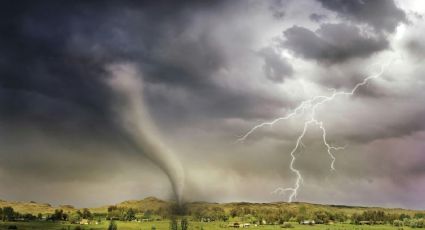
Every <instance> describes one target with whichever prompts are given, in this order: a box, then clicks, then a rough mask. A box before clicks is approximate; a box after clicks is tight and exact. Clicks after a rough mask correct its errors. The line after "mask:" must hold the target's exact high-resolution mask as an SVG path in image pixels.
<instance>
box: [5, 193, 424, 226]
mask: <svg viewBox="0 0 425 230" xmlns="http://www.w3.org/2000/svg"><path fill="white" fill-rule="evenodd" d="M176 207H177V208H178V209H175V208H176ZM180 209H182V210H183V211H182V210H180ZM179 211H182V213H184V214H183V215H184V218H182V217H181V216H180V217H177V221H176V222H175V223H176V224H175V225H174V226H172V225H171V224H170V223H171V220H170V219H171V218H173V216H176V213H178V212H179ZM177 216H179V214H177ZM0 217H1V218H0V230H2V229H34V230H36V229H40V230H53V229H55V230H81V229H84V230H100V229H105V230H106V229H108V228H109V227H110V226H109V225H110V220H111V219H113V220H115V221H114V222H115V223H116V226H117V228H116V229H113V230H117V229H120V230H122V229H128V230H133V229H138V230H216V229H233V228H232V227H229V224H234V223H241V224H245V223H246V224H248V223H249V224H250V226H249V229H264V230H269V229H300V230H303V229H310V230H315V229H318V230H319V229H321V230H366V229H382V230H385V229H391V230H401V229H403V230H408V229H413V228H415V229H416V228H424V227H425V211H423V210H422V211H419V210H407V209H400V208H380V207H360V206H345V205H322V204H310V203H301V202H293V203H287V202H273V203H248V202H234V203H208V202H190V203H186V204H185V205H184V207H182V206H176V205H175V203H173V202H169V201H164V200H160V199H157V198H154V197H148V198H145V199H143V200H130V201H124V202H121V203H118V204H115V205H109V206H102V207H96V208H75V207H73V206H71V205H59V206H56V207H55V206H52V205H50V204H46V203H37V202H34V201H30V202H14V201H3V200H0ZM182 219H185V220H187V221H188V226H187V227H185V228H182V227H181V220H182ZM307 220H309V221H311V220H315V223H316V224H314V225H301V224H299V223H300V222H302V221H307ZM84 221H85V222H84ZM85 223H88V224H85ZM318 223H320V224H318ZM284 227H286V228H284ZM109 229H110V228H109Z"/></svg>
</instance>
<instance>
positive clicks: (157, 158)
mask: <svg viewBox="0 0 425 230" xmlns="http://www.w3.org/2000/svg"><path fill="white" fill-rule="evenodd" d="M107 70H108V72H109V73H110V76H109V77H108V79H107V84H108V85H109V86H110V87H111V89H112V91H113V92H114V94H115V96H116V101H115V104H114V110H115V113H116V115H117V118H118V119H117V120H118V123H119V124H120V126H121V127H122V129H123V131H124V133H125V135H126V136H127V139H128V140H129V141H130V142H131V143H132V144H133V145H134V146H135V148H136V149H137V150H138V151H140V152H141V153H142V154H144V155H145V156H147V157H148V158H149V159H150V160H151V161H152V162H153V163H154V164H156V165H157V166H158V167H159V168H160V169H161V170H162V171H164V173H165V174H166V175H167V177H168V179H169V180H170V183H171V186H172V188H173V192H174V195H175V197H176V200H177V202H178V204H181V202H182V196H183V189H184V170H183V167H182V165H181V163H180V161H179V159H178V158H177V156H176V155H175V154H174V152H173V151H172V150H171V149H170V148H168V147H167V145H166V144H165V143H164V142H163V141H162V139H161V137H160V134H159V132H158V130H157V128H156V127H155V125H154V123H153V122H152V119H151V117H150V115H149V111H148V109H147V108H146V106H145V104H144V98H143V81H142V77H141V74H140V72H139V71H138V70H137V68H136V67H135V66H134V65H132V64H115V65H110V66H108V67H107Z"/></svg>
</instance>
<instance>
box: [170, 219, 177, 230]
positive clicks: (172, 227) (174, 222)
mask: <svg viewBox="0 0 425 230" xmlns="http://www.w3.org/2000/svg"><path fill="white" fill-rule="evenodd" d="M177 229H178V224H177V220H176V218H174V217H172V218H171V220H170V230H177Z"/></svg>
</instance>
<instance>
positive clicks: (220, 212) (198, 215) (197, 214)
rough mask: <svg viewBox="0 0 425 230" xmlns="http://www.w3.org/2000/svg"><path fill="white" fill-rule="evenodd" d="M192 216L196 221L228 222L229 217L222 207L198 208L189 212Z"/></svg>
mask: <svg viewBox="0 0 425 230" xmlns="http://www.w3.org/2000/svg"><path fill="white" fill-rule="evenodd" d="M189 214H190V216H192V218H193V219H194V220H196V221H204V222H206V221H227V220H228V219H229V216H228V215H227V214H226V212H225V211H224V209H223V208H220V207H211V208H209V207H206V208H202V207H198V208H195V209H194V210H191V211H189Z"/></svg>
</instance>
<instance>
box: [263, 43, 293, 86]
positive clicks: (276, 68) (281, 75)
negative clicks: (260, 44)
mask: <svg viewBox="0 0 425 230" xmlns="http://www.w3.org/2000/svg"><path fill="white" fill-rule="evenodd" d="M259 55H260V56H261V57H263V58H264V66H263V69H264V73H265V74H266V77H267V78H268V79H269V80H271V81H274V82H283V80H284V79H285V78H286V77H290V76H291V75H292V74H293V71H294V70H293V69H292V66H291V65H290V64H289V63H288V61H287V60H286V59H285V58H283V57H281V55H280V54H278V53H277V52H276V51H275V50H273V49H272V48H270V47H269V48H264V49H262V50H260V52H259Z"/></svg>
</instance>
